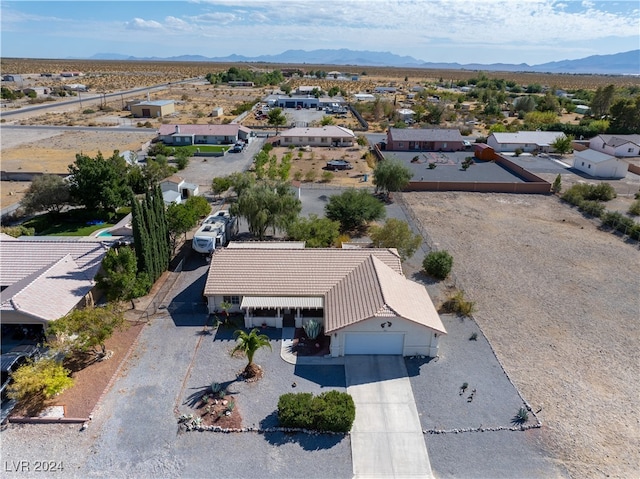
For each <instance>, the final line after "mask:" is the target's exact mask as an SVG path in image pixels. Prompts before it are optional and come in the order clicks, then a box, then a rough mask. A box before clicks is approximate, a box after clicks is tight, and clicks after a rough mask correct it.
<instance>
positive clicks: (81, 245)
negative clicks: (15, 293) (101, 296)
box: [0, 238, 108, 286]
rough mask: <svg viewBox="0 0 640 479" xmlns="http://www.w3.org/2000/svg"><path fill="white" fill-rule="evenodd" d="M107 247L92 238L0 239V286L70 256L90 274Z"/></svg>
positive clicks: (96, 270) (96, 266)
mask: <svg viewBox="0 0 640 479" xmlns="http://www.w3.org/2000/svg"><path fill="white" fill-rule="evenodd" d="M107 249H108V248H107V247H106V246H104V245H103V244H102V243H99V242H95V241H86V242H85V241H77V239H74V240H73V241H64V240H51V239H49V240H47V241H45V240H42V241H40V240H38V239H36V238H30V239H29V240H24V241H23V240H5V239H4V238H0V286H10V285H12V284H14V283H17V282H18V281H20V280H22V279H23V278H26V277H27V276H30V275H31V274H33V273H35V272H37V271H40V270H42V269H43V268H46V267H50V266H51V265H53V264H54V263H56V262H57V261H59V260H60V258H63V257H65V256H66V255H67V254H69V255H71V258H72V259H73V261H75V262H76V263H77V265H78V267H80V268H82V269H83V270H85V271H87V273H88V274H89V275H91V276H92V277H93V276H95V275H96V273H97V272H98V270H99V269H100V265H101V263H102V258H103V257H104V255H105V254H106V253H107Z"/></svg>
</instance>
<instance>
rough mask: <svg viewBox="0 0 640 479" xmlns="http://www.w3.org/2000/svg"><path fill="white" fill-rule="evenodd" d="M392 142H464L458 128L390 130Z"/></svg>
mask: <svg viewBox="0 0 640 479" xmlns="http://www.w3.org/2000/svg"><path fill="white" fill-rule="evenodd" d="M389 135H390V138H391V140H392V141H462V140H463V138H462V135H461V134H460V130H458V129H457V128H389Z"/></svg>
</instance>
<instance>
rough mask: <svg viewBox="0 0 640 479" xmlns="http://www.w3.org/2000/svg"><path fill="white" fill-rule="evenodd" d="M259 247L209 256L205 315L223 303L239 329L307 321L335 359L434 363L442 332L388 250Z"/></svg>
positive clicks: (421, 292)
mask: <svg viewBox="0 0 640 479" xmlns="http://www.w3.org/2000/svg"><path fill="white" fill-rule="evenodd" d="M231 245H233V243H231ZM260 246H262V247H260ZM260 246H257V247H255V248H249V247H246V248H234V247H229V248H225V249H220V250H219V251H218V250H217V251H216V252H215V253H214V254H213V256H212V258H211V267H210V268H209V273H208V276H207V282H206V285H205V289H204V295H205V296H206V297H207V301H208V306H209V312H210V313H212V314H213V313H215V312H216V311H219V310H221V309H222V307H221V303H222V302H227V303H230V304H231V305H232V308H231V311H236V312H242V313H244V326H245V327H246V328H253V327H261V326H270V327H276V328H282V327H297V328H300V327H303V325H304V324H306V323H307V322H308V321H310V320H311V319H314V320H316V321H319V322H320V323H321V324H322V326H323V329H324V334H325V335H326V336H329V337H330V338H331V348H330V349H331V355H332V356H334V357H335V356H344V355H352V354H397V355H403V356H413V355H424V356H432V357H434V356H437V354H438V341H439V337H440V336H441V335H442V334H446V330H445V328H444V326H443V324H442V321H441V320H440V317H439V315H438V313H437V311H436V309H435V307H434V305H433V303H432V301H431V298H430V297H429V294H428V293H427V290H426V289H425V287H424V286H423V285H421V284H418V283H415V282H413V281H411V280H409V279H407V278H406V277H405V276H404V275H403V272H402V266H401V263H400V257H399V256H398V253H397V251H396V250H395V249H382V248H380V249H376V248H371V249H369V248H354V249H337V248H299V245H294V246H292V247H291V248H290V249H283V248H281V247H277V246H276V247H273V248H271V247H269V246H268V244H262V245H260Z"/></svg>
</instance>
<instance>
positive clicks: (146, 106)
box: [129, 100, 176, 118]
mask: <svg viewBox="0 0 640 479" xmlns="http://www.w3.org/2000/svg"><path fill="white" fill-rule="evenodd" d="M129 109H130V111H131V114H132V115H133V117H134V118H162V117H164V116H167V115H171V114H172V113H175V111H176V103H175V101H173V100H155V101H139V102H133V103H131V104H130V105H129Z"/></svg>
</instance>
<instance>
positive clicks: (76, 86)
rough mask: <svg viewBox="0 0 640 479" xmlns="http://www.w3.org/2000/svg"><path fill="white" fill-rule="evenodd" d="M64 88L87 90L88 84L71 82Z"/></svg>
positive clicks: (68, 89)
mask: <svg viewBox="0 0 640 479" xmlns="http://www.w3.org/2000/svg"><path fill="white" fill-rule="evenodd" d="M62 88H64V89H65V90H67V91H87V85H83V84H82V83H69V84H68V85H64V86H63V87H62Z"/></svg>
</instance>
